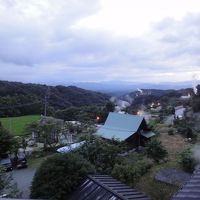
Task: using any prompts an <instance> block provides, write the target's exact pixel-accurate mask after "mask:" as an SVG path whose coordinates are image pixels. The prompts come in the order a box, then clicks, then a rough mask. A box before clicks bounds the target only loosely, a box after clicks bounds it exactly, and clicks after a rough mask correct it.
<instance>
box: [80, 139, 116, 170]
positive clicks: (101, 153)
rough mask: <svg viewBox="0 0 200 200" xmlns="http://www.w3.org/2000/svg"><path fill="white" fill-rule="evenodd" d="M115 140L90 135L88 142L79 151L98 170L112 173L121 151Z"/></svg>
mask: <svg viewBox="0 0 200 200" xmlns="http://www.w3.org/2000/svg"><path fill="white" fill-rule="evenodd" d="M113 142H115V141H113ZM113 142H112V141H111V142H108V141H106V140H103V139H101V138H100V137H97V136H96V137H95V136H88V137H87V138H86V143H85V144H84V145H83V146H82V147H81V148H80V149H79V150H78V152H79V153H80V154H81V155H82V156H83V157H84V158H85V159H87V160H88V161H90V162H91V163H92V164H93V165H94V166H95V168H96V170H97V171H98V172H101V173H110V172H111V171H112V169H113V167H114V165H115V162H116V158H117V154H118V153H119V152H120V147H119V146H118V145H115V144H113Z"/></svg>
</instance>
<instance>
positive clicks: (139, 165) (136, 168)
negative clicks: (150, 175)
mask: <svg viewBox="0 0 200 200" xmlns="http://www.w3.org/2000/svg"><path fill="white" fill-rule="evenodd" d="M150 167H151V163H149V162H148V160H144V159H141V158H139V157H137V156H136V159H134V158H133V159H132V160H131V159H130V160H123V161H122V162H121V163H117V164H115V166H114V168H113V170H112V176H113V177H115V178H117V179H118V180H120V181H122V182H124V183H126V184H129V185H133V186H134V185H135V184H136V183H137V182H138V180H139V178H140V177H141V176H142V175H144V174H145V173H147V172H148V170H149V168H150Z"/></svg>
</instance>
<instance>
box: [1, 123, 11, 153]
mask: <svg viewBox="0 0 200 200" xmlns="http://www.w3.org/2000/svg"><path fill="white" fill-rule="evenodd" d="M13 145H14V139H13V137H12V135H11V134H10V133H9V131H8V130H6V129H5V128H4V127H3V126H2V124H1V122H0V156H1V155H3V154H6V153H8V152H9V151H10V150H11V149H12V146H13Z"/></svg>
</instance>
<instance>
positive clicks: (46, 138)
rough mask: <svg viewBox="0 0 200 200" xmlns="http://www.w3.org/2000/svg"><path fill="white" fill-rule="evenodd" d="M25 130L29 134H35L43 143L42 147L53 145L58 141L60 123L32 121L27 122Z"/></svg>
mask: <svg viewBox="0 0 200 200" xmlns="http://www.w3.org/2000/svg"><path fill="white" fill-rule="evenodd" d="M25 131H26V132H27V133H29V134H31V133H32V132H34V133H35V134H37V137H38V139H39V140H40V141H41V142H43V143H44V148H45V149H46V148H47V145H48V146H49V147H54V146H55V145H56V144H57V143H58V135H59V133H60V131H61V125H59V124H57V123H55V122H46V123H43V124H41V123H37V122H33V123H31V124H29V125H28V126H27V127H26V129H25Z"/></svg>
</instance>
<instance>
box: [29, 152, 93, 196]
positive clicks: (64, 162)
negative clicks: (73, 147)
mask: <svg viewBox="0 0 200 200" xmlns="http://www.w3.org/2000/svg"><path fill="white" fill-rule="evenodd" d="M94 171H95V170H94V167H93V166H92V165H91V164H90V163H89V162H88V161H86V160H85V159H84V158H83V157H82V156H80V155H78V154H73V153H68V154H65V155H61V154H56V155H54V156H51V157H49V158H48V159H47V160H45V161H44V162H43V163H42V164H41V166H40V168H39V169H38V170H37V171H36V174H35V176H34V179H33V182H32V187H31V198H43V199H65V198H66V197H67V195H69V194H70V193H71V192H72V191H73V190H74V189H75V188H76V187H77V186H78V185H79V184H80V183H81V182H82V181H83V179H84V177H85V176H86V175H87V174H90V173H93V172H94Z"/></svg>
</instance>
